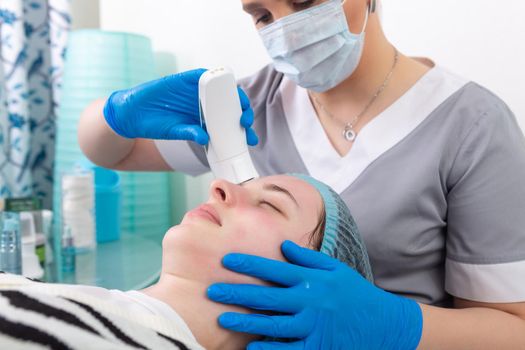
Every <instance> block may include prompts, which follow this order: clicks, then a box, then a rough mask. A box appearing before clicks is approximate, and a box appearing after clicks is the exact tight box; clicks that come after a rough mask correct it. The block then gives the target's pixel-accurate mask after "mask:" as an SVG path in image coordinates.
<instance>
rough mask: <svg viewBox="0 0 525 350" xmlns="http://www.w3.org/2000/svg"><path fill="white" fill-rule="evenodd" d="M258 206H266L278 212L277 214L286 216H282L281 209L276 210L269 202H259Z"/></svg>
mask: <svg viewBox="0 0 525 350" xmlns="http://www.w3.org/2000/svg"><path fill="white" fill-rule="evenodd" d="M259 205H267V206H269V207H270V208H272V209H273V210H275V211H276V212H278V213H279V214H281V215H283V216H286V215H284V213H283V212H282V210H281V209H279V208H277V207H276V206H275V205H273V204H272V203H270V202H267V201H265V200H262V201H259Z"/></svg>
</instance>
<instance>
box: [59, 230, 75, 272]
mask: <svg viewBox="0 0 525 350" xmlns="http://www.w3.org/2000/svg"><path fill="white" fill-rule="evenodd" d="M75 260H76V252H75V242H74V239H73V233H72V231H71V228H70V227H69V226H64V233H63V235H62V271H63V272H75V268H76V263H75Z"/></svg>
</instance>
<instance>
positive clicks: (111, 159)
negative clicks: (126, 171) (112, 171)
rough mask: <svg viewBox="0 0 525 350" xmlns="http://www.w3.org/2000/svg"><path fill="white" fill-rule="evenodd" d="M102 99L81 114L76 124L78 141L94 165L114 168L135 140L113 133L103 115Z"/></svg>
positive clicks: (129, 150) (130, 149) (128, 151)
mask: <svg viewBox="0 0 525 350" xmlns="http://www.w3.org/2000/svg"><path fill="white" fill-rule="evenodd" d="M104 103H105V100H104V99H100V100H96V101H94V102H92V103H91V104H90V105H89V106H88V107H87V108H86V109H85V110H84V111H83V112H82V115H81V117H80V122H79V124H78V141H79V144H80V148H81V149H82V151H83V152H84V154H85V155H86V156H87V157H88V158H89V159H90V160H91V161H92V162H94V163H96V164H98V165H100V166H103V167H106V168H116V167H117V166H118V164H119V163H120V162H121V161H122V160H123V159H125V158H126V157H127V156H128V155H129V153H130V152H131V151H132V149H133V146H134V145H135V139H127V138H124V137H122V136H120V135H118V134H117V133H115V132H114V131H113V130H112V129H111V128H110V127H109V125H108V124H107V123H106V120H105V118H104V115H103V112H102V111H103V108H104Z"/></svg>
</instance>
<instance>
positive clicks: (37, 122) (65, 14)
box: [0, 0, 71, 208]
mask: <svg viewBox="0 0 525 350" xmlns="http://www.w3.org/2000/svg"><path fill="white" fill-rule="evenodd" d="M70 1H71V0H0V197H26V196H38V197H41V198H43V199H44V205H45V207H46V208H51V207H52V198H51V194H52V192H53V191H52V181H53V176H52V175H53V155H54V140H55V115H56V111H57V109H58V108H57V106H58V100H59V88H60V80H61V75H62V68H63V63H64V55H65V48H66V44H67V35H68V32H69V30H70V27H71V17H70Z"/></svg>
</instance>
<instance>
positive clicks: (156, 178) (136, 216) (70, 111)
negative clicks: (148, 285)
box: [53, 29, 170, 248]
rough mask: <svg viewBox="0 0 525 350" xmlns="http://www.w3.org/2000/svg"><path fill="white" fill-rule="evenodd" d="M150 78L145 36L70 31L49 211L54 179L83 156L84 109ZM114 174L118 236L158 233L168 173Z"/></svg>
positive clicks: (163, 225)
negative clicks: (118, 181) (118, 185)
mask: <svg viewBox="0 0 525 350" xmlns="http://www.w3.org/2000/svg"><path fill="white" fill-rule="evenodd" d="M156 77H157V75H156V72H155V62H154V54H153V51H152V47H151V41H150V40H149V39H148V38H147V37H144V36H141V35H136V34H131V33H120V32H108V31H102V30H95V29H86V30H78V31H73V32H71V34H70V36H69V42H68V47H67V53H66V62H65V67H64V77H63V83H62V93H61V101H60V107H59V111H58V118H57V136H56V149H55V151H56V154H55V168H54V178H55V179H56V180H55V182H54V184H55V185H54V203H53V209H54V212H56V213H60V209H61V193H60V180H59V179H60V175H61V174H62V173H64V172H67V171H69V170H71V169H72V168H73V166H74V164H75V163H77V162H78V161H80V160H82V159H83V158H84V156H83V154H82V151H81V150H80V147H79V144H78V140H77V131H78V130H77V127H78V121H79V118H80V115H81V113H82V111H83V110H84V108H85V107H86V106H87V105H88V104H89V103H90V102H92V101H93V100H95V99H99V98H107V97H108V96H109V95H110V94H111V92H113V91H115V90H120V89H125V88H129V87H132V86H134V85H137V84H140V83H142V82H145V81H148V80H152V79H155V78H156ZM119 175H120V179H121V189H122V216H121V230H122V233H130V234H135V233H140V234H154V235H162V234H163V233H164V232H165V231H166V229H167V228H168V227H169V223H170V215H169V211H170V209H169V208H170V198H169V190H168V188H169V187H168V186H169V178H168V174H165V173H133V172H119ZM55 217H56V220H55V222H54V234H55V237H60V236H59V234H60V232H58V228H59V227H61V222H60V216H59V215H56V216H55ZM57 241H58V242H60V239H58V240H55V242H57ZM56 248H58V247H56Z"/></svg>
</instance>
